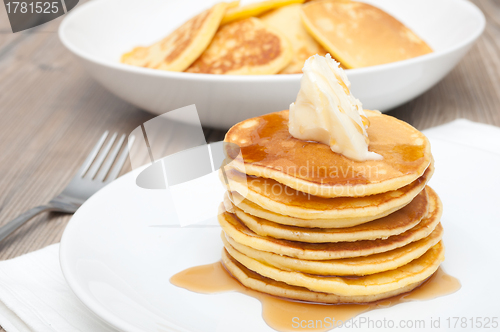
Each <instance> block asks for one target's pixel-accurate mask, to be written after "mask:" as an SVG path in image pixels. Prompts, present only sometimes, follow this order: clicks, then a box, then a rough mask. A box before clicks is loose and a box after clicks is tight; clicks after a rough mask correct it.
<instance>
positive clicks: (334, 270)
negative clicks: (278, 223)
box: [221, 224, 443, 276]
mask: <svg viewBox="0 0 500 332" xmlns="http://www.w3.org/2000/svg"><path fill="white" fill-rule="evenodd" d="M442 236H443V227H442V226H441V224H439V225H438V226H436V228H435V229H434V231H432V233H431V234H430V235H429V236H427V237H425V238H423V239H421V240H418V241H415V242H412V243H410V244H407V245H406V246H404V247H401V248H398V249H394V250H390V251H387V252H383V253H380V254H375V255H369V256H363V257H356V258H344V259H331V260H325V261H311V260H304V259H296V258H292V257H288V256H282V255H277V254H273V253H271V252H267V251H260V250H256V249H253V248H250V247H247V246H245V245H243V244H241V243H238V242H236V241H234V240H233V239H232V238H230V237H229V236H227V235H225V234H224V232H222V236H221V237H222V241H223V242H224V245H225V246H226V247H227V246H228V245H230V246H232V247H233V248H234V249H236V250H237V251H239V252H241V253H242V254H244V255H246V256H248V257H250V258H253V259H255V260H257V261H259V262H262V263H265V264H268V265H271V266H274V267H276V268H278V269H281V270H286V271H296V272H302V273H308V274H314V275H324V276H363V275H368V274H374V273H379V272H384V271H389V270H394V269H396V268H398V267H400V266H403V265H405V264H408V263H409V262H411V261H412V260H414V259H417V258H418V257H420V256H422V255H423V254H425V253H426V252H427V250H429V249H430V248H431V247H433V246H434V245H436V244H437V243H438V242H439V241H440V240H441V238H442Z"/></svg>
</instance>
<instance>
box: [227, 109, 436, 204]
mask: <svg viewBox="0 0 500 332" xmlns="http://www.w3.org/2000/svg"><path fill="white" fill-rule="evenodd" d="M365 112H366V115H367V118H368V120H369V122H370V126H369V128H368V129H367V133H368V138H369V140H370V144H369V147H368V148H369V150H370V151H373V152H376V153H378V154H380V155H382V156H383V159H382V160H368V161H363V162H357V161H354V160H351V159H348V158H346V157H344V156H343V155H341V154H338V153H335V152H333V151H332V150H331V149H330V147H329V146H328V145H325V144H321V143H316V142H305V141H302V140H298V139H296V138H294V137H292V136H291V135H290V133H289V131H288V111H281V112H276V113H270V114H266V115H263V116H259V117H256V118H252V119H248V120H245V121H242V122H240V123H238V124H236V125H235V126H233V127H232V128H231V129H230V130H229V131H228V132H227V134H226V137H225V141H226V142H231V143H234V144H237V145H238V146H240V148H241V149H231V148H228V149H227V151H226V154H227V156H228V157H229V158H230V159H236V158H237V154H238V153H239V152H240V151H241V155H242V157H243V160H244V162H243V161H242V160H233V162H232V163H231V164H232V166H233V167H234V168H236V169H237V170H238V171H240V172H242V173H246V174H248V175H254V176H260V177H264V178H270V179H274V180H276V181H278V182H280V183H282V184H284V185H286V186H288V187H291V188H293V189H296V190H298V191H302V192H304V193H308V194H311V195H315V196H322V197H346V196H348V197H360V196H367V195H374V194H378V193H385V192H388V191H392V190H396V189H398V188H401V187H404V186H406V185H407V184H409V183H411V182H413V181H415V180H416V179H417V178H419V177H420V176H421V175H422V174H423V173H424V171H425V170H426V169H427V167H428V166H429V164H430V162H431V159H432V155H431V150H430V143H429V141H428V140H427V138H426V137H425V135H424V134H422V133H421V132H419V131H418V130H416V129H415V128H413V127H412V126H410V125H409V124H407V123H405V122H403V121H400V120H398V119H396V118H393V117H391V116H388V115H384V114H381V113H379V112H374V111H365ZM236 150H237V151H236Z"/></svg>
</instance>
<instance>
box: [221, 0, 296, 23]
mask: <svg viewBox="0 0 500 332" xmlns="http://www.w3.org/2000/svg"><path fill="white" fill-rule="evenodd" d="M303 2H304V0H265V1H261V2H254V3H250V4H247V5H244V6H240V7H239V6H233V7H232V8H229V9H228V10H227V11H226V14H225V15H224V18H223V19H222V22H221V24H227V23H231V22H234V21H238V20H242V19H245V18H249V17H253V16H259V15H260V14H262V13H264V12H267V11H269V10H272V9H274V8H279V7H282V6H287V5H290V4H295V3H303Z"/></svg>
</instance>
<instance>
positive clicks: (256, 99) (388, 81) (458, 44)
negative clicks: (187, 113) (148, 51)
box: [59, 0, 485, 128]
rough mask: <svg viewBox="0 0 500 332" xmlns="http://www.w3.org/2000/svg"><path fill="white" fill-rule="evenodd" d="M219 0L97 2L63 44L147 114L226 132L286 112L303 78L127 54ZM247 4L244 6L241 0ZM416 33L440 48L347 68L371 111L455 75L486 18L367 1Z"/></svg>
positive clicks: (77, 18)
mask: <svg viewBox="0 0 500 332" xmlns="http://www.w3.org/2000/svg"><path fill="white" fill-rule="evenodd" d="M219 1H220V0H183V1H178V0H147V1H145V0H99V1H89V2H87V3H85V4H82V5H80V6H78V7H76V8H75V9H74V10H72V11H71V12H70V13H68V15H67V16H66V17H65V19H64V21H63V22H62V23H61V26H60V28H59V37H60V39H61V42H62V43H63V44H64V45H65V46H66V47H67V48H68V49H69V50H70V51H71V52H72V53H73V54H75V55H76V56H77V58H78V59H79V60H80V61H81V63H82V64H83V65H84V66H85V68H86V70H87V72H88V73H89V74H90V75H91V76H92V77H94V78H95V79H96V80H97V81H98V82H100V83H101V84H102V85H103V86H104V87H106V88H107V89H108V90H109V91H111V92H113V93H114V94H116V95H117V96H119V97H120V98H122V99H124V100H126V101H128V102H130V103H132V104H134V105H136V106H138V107H140V108H142V109H145V110H147V111H150V112H153V113H156V114H163V113H165V112H168V111H171V110H174V109H177V108H180V107H184V106H187V105H191V104H196V106H197V108H198V111H199V113H200V120H201V123H202V124H203V125H205V126H210V127H217V128H229V127H230V126H232V125H233V124H235V123H237V122H240V121H242V120H244V119H248V118H251V117H255V116H259V115H262V114H266V113H270V112H274V111H276V110H283V109H288V107H289V106H290V103H292V102H294V101H295V99H296V97H297V93H298V91H299V87H300V78H301V76H302V75H300V74H293V75H256V76H234V75H207V74H192V73H178V72H168V71H161V70H153V69H148V68H139V67H134V66H128V65H124V64H122V63H120V61H119V60H120V57H121V55H122V54H123V53H125V52H128V51H130V50H131V49H132V48H133V47H136V46H138V45H149V44H151V43H153V42H155V41H157V40H160V39H161V38H163V37H164V36H166V35H168V33H169V32H170V31H173V30H174V29H175V28H176V27H177V26H179V25H180V24H182V23H183V22H185V21H186V20H187V19H189V18H190V17H192V16H193V15H194V14H196V13H198V12H200V11H201V10H203V9H205V8H207V7H210V6H211V5H212V4H213V3H215V2H219ZM243 2H245V1H243ZM366 2H369V3H371V4H373V5H375V6H377V7H380V8H382V9H384V10H385V11H387V12H389V13H390V14H391V15H393V16H395V17H396V18H398V19H399V20H400V21H401V22H403V23H404V24H406V25H407V26H408V27H410V28H411V29H412V30H413V31H415V32H416V33H417V34H418V35H419V36H420V37H421V38H423V39H424V40H425V41H426V42H428V43H429V44H430V46H431V47H432V48H433V49H434V50H435V52H433V53H431V54H427V55H424V56H421V57H417V58H413V59H409V60H405V61H400V62H395V63H389V64H385V65H380V66H374V67H368V68H358V69H352V70H348V71H347V76H348V77H349V80H350V81H351V83H352V92H353V95H354V96H355V97H356V98H358V99H359V100H361V102H362V103H363V106H364V107H365V108H366V109H378V110H381V111H385V110H389V109H391V108H394V107H396V106H398V105H401V104H403V103H405V102H407V101H409V100H411V99H413V98H415V97H416V96H418V95H420V94H422V93H423V92H425V91H426V90H428V89H429V88H431V87H432V86H433V85H434V84H436V83H437V82H439V81H440V80H441V79H442V78H443V77H444V76H445V75H446V74H448V73H449V72H450V70H451V69H453V67H455V65H456V64H457V63H458V61H459V60H460V59H461V58H462V57H463V56H464V55H465V54H466V52H467V51H468V50H469V48H470V47H471V46H472V44H473V43H474V42H475V40H476V39H477V38H478V37H479V36H480V35H481V33H482V31H483V29H484V26H485V18H484V16H483V14H482V13H481V11H480V10H479V9H478V8H477V7H476V6H475V5H474V4H472V3H470V2H469V1H457V0H404V1H401V0H366Z"/></svg>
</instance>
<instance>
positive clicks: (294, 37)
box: [260, 4, 326, 74]
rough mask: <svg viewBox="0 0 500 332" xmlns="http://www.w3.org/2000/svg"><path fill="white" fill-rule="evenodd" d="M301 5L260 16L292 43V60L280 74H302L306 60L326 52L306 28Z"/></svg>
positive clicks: (289, 6)
mask: <svg viewBox="0 0 500 332" xmlns="http://www.w3.org/2000/svg"><path fill="white" fill-rule="evenodd" d="M301 6H302V5H301V4H293V5H288V6H285V7H281V8H278V9H275V10H273V11H271V12H269V13H266V14H264V15H262V16H261V17H260V19H261V20H262V21H263V22H264V23H265V24H267V25H269V26H271V27H273V28H275V29H276V30H278V31H280V32H281V33H282V34H283V35H284V36H285V37H286V38H288V40H289V41H290V43H291V45H292V49H293V58H292V61H291V62H290V64H289V65H288V66H286V67H285V68H284V69H282V70H281V71H280V72H279V74H301V73H302V67H303V66H304V62H305V61H306V60H307V59H308V58H309V57H310V56H313V55H315V54H319V55H322V56H324V55H325V54H326V50H325V49H324V48H323V47H322V46H321V45H320V44H318V42H317V41H316V40H314V38H312V37H311V35H309V33H308V32H307V31H306V29H305V28H304V25H303V24H302V21H301V18H300V8H301Z"/></svg>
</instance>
